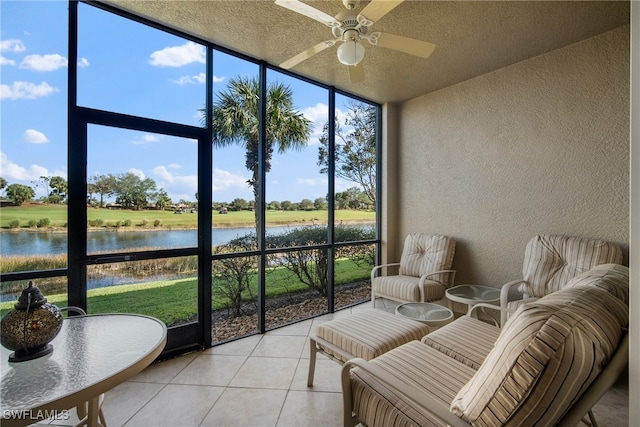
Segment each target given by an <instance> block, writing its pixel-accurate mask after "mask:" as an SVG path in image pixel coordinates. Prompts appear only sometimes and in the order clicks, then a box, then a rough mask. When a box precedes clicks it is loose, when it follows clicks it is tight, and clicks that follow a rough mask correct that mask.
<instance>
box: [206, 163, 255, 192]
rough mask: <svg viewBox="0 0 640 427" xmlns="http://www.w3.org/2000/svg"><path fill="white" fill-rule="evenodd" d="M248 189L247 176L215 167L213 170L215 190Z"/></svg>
mask: <svg viewBox="0 0 640 427" xmlns="http://www.w3.org/2000/svg"><path fill="white" fill-rule="evenodd" d="M232 188H233V189H240V190H247V189H248V188H249V187H248V185H247V178H246V177H244V176H242V175H239V174H234V173H231V172H229V171H226V170H223V169H218V168H214V170H213V191H214V192H218V191H224V190H228V189H232Z"/></svg>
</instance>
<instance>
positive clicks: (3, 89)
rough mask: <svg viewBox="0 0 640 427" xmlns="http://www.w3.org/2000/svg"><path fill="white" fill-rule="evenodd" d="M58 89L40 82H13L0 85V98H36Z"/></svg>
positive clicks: (58, 90)
mask: <svg viewBox="0 0 640 427" xmlns="http://www.w3.org/2000/svg"><path fill="white" fill-rule="evenodd" d="M54 92H60V89H58V88H55V87H52V86H49V84H48V83H46V82H42V83H40V84H39V85H37V84H35V83H30V82H20V81H18V82H13V84H12V85H11V86H9V85H0V99H36V98H40V97H43V96H49V95H51V94H52V93H54Z"/></svg>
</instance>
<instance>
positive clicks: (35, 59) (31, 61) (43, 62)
mask: <svg viewBox="0 0 640 427" xmlns="http://www.w3.org/2000/svg"><path fill="white" fill-rule="evenodd" d="M68 64H69V61H68V60H67V58H65V57H64V56H62V55H58V54H57V53H54V54H50V55H27V56H25V57H24V59H23V60H22V62H21V63H20V68H26V69H28V70H32V71H55V70H57V69H59V68H64V67H66V66H67V65H68Z"/></svg>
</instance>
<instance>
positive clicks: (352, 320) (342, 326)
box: [316, 309, 429, 362]
mask: <svg viewBox="0 0 640 427" xmlns="http://www.w3.org/2000/svg"><path fill="white" fill-rule="evenodd" d="M428 333H429V327H428V326H427V325H425V324H423V323H420V322H416V321H415V320H411V319H408V318H406V317H403V316H396V315H394V314H391V313H387V312H386V311H382V310H375V309H369V310H362V311H358V312H357V313H354V314H352V315H349V316H346V317H343V318H340V319H335V320H331V321H329V322H326V323H322V324H320V325H318V326H317V327H316V336H317V337H319V338H322V339H323V340H325V341H328V342H330V343H331V344H333V345H335V346H336V347H338V348H340V349H342V350H344V351H346V352H348V353H350V354H351V355H353V357H361V358H363V359H365V360H371V359H373V358H374V357H378V356H380V355H381V354H383V353H386V352H387V351H389V350H391V349H393V348H396V347H398V346H400V345H402V344H404V343H407V342H409V341H413V340H419V339H420V338H422V337H423V336H425V335H426V334H428ZM323 350H324V351H325V352H327V353H329V354H331V351H330V349H326V348H325V349H323ZM333 356H335V357H336V358H338V359H340V360H342V361H343V362H346V360H344V358H343V357H340V355H337V354H334V355H333Z"/></svg>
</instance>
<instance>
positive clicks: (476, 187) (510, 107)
mask: <svg viewBox="0 0 640 427" xmlns="http://www.w3.org/2000/svg"><path fill="white" fill-rule="evenodd" d="M629 30H630V28H629V26H625V27H621V28H618V29H616V30H613V31H610V32H608V33H604V34H602V35H600V36H597V37H594V38H591V39H588V40H585V41H582V42H580V43H577V44H574V45H571V46H568V47H566V48H563V49H559V50H556V51H553V52H550V53H547V54H544V55H541V56H538V57H535V58H531V59H529V60H526V61H523V62H520V63H518V64H515V65H512V66H509V67H506V68H503V69H500V70H497V71H495V72H491V73H489V74H485V75H483V76H480V77H478V78H475V79H473V80H469V81H467V82H464V83H461V84H458V85H455V86H452V87H449V88H447V89H444V90H441V91H438V92H435V93H432V94H430V95H426V96H423V97H420V98H416V99H413V100H411V101H408V102H406V103H403V104H401V105H399V106H398V123H399V129H398V133H397V137H398V140H397V144H398V146H397V149H396V147H386V150H397V151H395V152H396V153H397V155H398V158H397V168H396V169H395V170H390V171H388V173H389V174H390V177H388V180H387V181H386V182H387V183H388V184H390V185H393V184H396V186H394V188H389V189H388V191H389V193H393V197H394V199H393V204H394V205H395V206H397V207H399V208H398V209H397V210H396V211H395V212H394V214H393V215H392V216H391V215H389V216H388V217H387V218H386V219H385V220H390V221H391V220H392V221H397V224H396V225H395V228H392V230H395V232H396V233H397V234H396V235H395V236H394V235H391V234H390V235H388V236H387V238H388V239H389V240H388V241H389V243H390V245H391V246H392V247H391V249H390V251H391V252H392V253H398V250H399V248H400V245H401V242H402V238H403V236H404V235H406V234H407V233H410V232H426V233H438V234H447V235H451V236H453V237H454V238H455V239H456V240H457V251H456V258H455V261H454V267H455V268H456V269H457V270H458V275H457V277H456V282H458V283H479V284H486V285H494V286H499V285H501V284H502V283H504V282H506V281H508V280H512V279H514V278H518V277H520V276H521V273H520V272H521V268H522V259H523V254H524V246H525V244H526V242H527V241H528V240H529V239H530V238H531V237H532V236H533V235H535V234H538V233H554V234H567V235H576V236H585V237H592V238H602V239H606V240H610V241H613V242H616V243H618V244H620V245H621V246H622V247H623V249H624V252H625V263H626V262H627V260H628V255H627V254H628V240H629ZM425 78H428V77H425ZM394 175H395V176H394ZM387 208H388V210H389V211H393V209H394V207H393V206H391V205H390V204H388V205H387Z"/></svg>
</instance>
